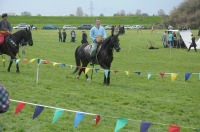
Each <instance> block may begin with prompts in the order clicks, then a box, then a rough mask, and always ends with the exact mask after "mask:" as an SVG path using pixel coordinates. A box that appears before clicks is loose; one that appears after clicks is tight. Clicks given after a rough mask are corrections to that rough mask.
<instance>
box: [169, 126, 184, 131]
mask: <svg viewBox="0 0 200 132" xmlns="http://www.w3.org/2000/svg"><path fill="white" fill-rule="evenodd" d="M180 129H181V127H180V126H175V125H170V126H169V130H168V132H179V131H180Z"/></svg>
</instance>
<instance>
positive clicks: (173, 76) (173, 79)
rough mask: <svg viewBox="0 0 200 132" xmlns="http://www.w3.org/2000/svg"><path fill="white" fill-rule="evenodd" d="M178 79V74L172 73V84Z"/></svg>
mask: <svg viewBox="0 0 200 132" xmlns="http://www.w3.org/2000/svg"><path fill="white" fill-rule="evenodd" d="M176 77H177V73H172V74H171V81H172V82H173V81H175V79H176Z"/></svg>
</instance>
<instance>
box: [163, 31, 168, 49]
mask: <svg viewBox="0 0 200 132" xmlns="http://www.w3.org/2000/svg"><path fill="white" fill-rule="evenodd" d="M166 32H167V31H165V32H164V34H163V35H162V43H163V46H164V47H165V48H167V34H166Z"/></svg>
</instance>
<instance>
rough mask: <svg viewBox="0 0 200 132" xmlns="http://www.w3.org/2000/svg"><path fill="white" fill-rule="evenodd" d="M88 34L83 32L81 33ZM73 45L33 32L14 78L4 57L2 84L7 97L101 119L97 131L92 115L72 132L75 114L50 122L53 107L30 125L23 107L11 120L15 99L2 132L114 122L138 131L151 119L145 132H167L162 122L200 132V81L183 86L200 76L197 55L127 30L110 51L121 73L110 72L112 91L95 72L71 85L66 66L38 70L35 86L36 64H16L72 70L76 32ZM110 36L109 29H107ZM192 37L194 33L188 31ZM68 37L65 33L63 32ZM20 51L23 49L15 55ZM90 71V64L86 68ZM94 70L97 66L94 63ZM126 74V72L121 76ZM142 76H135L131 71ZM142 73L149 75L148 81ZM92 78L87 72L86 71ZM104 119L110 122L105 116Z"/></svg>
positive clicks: (157, 36) (107, 127)
mask: <svg viewBox="0 0 200 132" xmlns="http://www.w3.org/2000/svg"><path fill="white" fill-rule="evenodd" d="M86 32H87V34H89V31H86ZM76 33H77V38H76V40H77V42H76V43H75V44H73V43H70V42H69V36H67V42H66V43H59V42H58V35H57V31H42V30H38V31H32V34H33V40H34V45H33V47H29V46H28V47H27V48H26V54H25V55H22V54H21V61H20V62H19V64H20V71H21V72H20V74H17V73H16V72H15V70H16V69H15V65H13V67H12V68H11V72H10V73H8V72H7V66H8V63H9V57H8V56H6V67H3V64H2V63H0V66H1V69H0V72H1V78H0V82H1V84H2V85H3V86H5V88H6V89H7V90H8V91H9V93H10V98H11V99H15V100H22V101H26V102H31V103H37V104H42V105H47V106H54V107H59V108H64V109H70V110H78V111H83V112H89V113H95V114H101V115H104V116H105V117H102V119H101V121H100V122H99V124H98V126H97V128H95V129H94V127H93V125H94V119H95V116H90V115H86V116H85V117H84V119H83V120H82V122H81V123H80V124H79V125H78V127H77V128H76V129H73V122H74V116H75V113H72V112H65V113H64V114H63V116H62V117H61V118H60V119H59V120H58V121H57V122H56V123H54V124H53V125H52V124H51V122H52V118H53V115H54V111H55V109H50V108H45V109H44V111H43V113H42V114H41V115H40V116H39V117H37V118H36V119H35V120H32V116H33V112H34V106H32V105H26V106H25V108H24V109H23V110H22V112H21V113H19V114H18V115H17V116H14V115H13V114H14V111H15V107H16V105H17V103H16V102H11V106H10V110H9V111H8V112H7V113H5V114H1V118H0V125H1V128H2V130H3V131H6V132H29V131H30V132H33V131H34V132H38V131H41V132H46V131H52V132H53V131H77V132H79V131H80V132H82V131H85V132H88V131H96V132H102V131H106V132H112V131H114V128H115V125H116V121H117V119H116V118H114V117H117V118H120V117H125V118H128V119H132V120H134V121H132V120H129V121H128V123H127V125H126V126H125V127H124V128H123V129H122V131H124V132H125V131H126V132H127V131H131V132H138V131H139V128H140V122H139V121H137V120H144V121H149V122H153V123H154V125H153V126H151V128H150V130H149V132H167V131H168V127H169V126H168V125H160V124H156V123H161V124H175V125H180V126H183V127H192V128H199V122H200V111H199V110H200V104H199V94H200V89H199V86H200V81H199V80H198V76H197V75H192V76H191V78H190V79H189V80H188V81H187V82H185V81H184V74H185V73H186V72H191V73H196V72H198V73H199V67H200V64H199V62H198V60H199V57H200V52H199V51H198V52H194V50H191V51H190V52H187V51H186V49H176V48H173V49H172V51H171V54H170V50H169V49H167V48H163V46H162V44H161V42H160V40H161V35H162V33H163V31H156V33H152V34H151V33H150V31H148V30H145V31H142V32H139V33H137V32H136V31H135V30H128V31H126V34H125V35H122V36H120V43H121V48H122V50H121V51H120V52H119V53H117V52H114V61H113V63H112V67H111V69H112V70H113V69H117V70H119V72H118V73H114V72H112V73H111V84H110V86H104V85H103V74H104V73H103V71H102V70H100V71H99V72H98V73H94V75H93V79H92V82H90V83H89V82H87V81H86V79H85V77H84V75H82V76H81V78H80V79H79V80H76V79H75V77H76V75H73V74H71V73H72V72H73V71H74V69H71V68H69V67H64V68H61V67H59V66H55V67H54V66H53V65H52V64H49V65H44V64H41V65H40V70H39V84H36V70H37V62H33V63H29V62H26V63H25V62H23V61H22V60H23V59H25V58H27V59H29V60H30V59H33V58H41V59H43V60H49V61H53V62H57V63H65V64H72V65H75V60H74V51H75V48H76V47H77V46H78V45H80V41H81V31H76ZM107 33H108V34H109V33H110V31H107ZM193 33H194V34H196V33H197V31H193ZM67 34H68V35H69V31H67ZM148 40H151V41H153V42H154V43H155V44H154V46H155V47H158V48H159V49H158V50H149V49H147V41H148ZM20 53H21V50H20ZM89 67H90V66H89ZM95 67H98V68H99V66H95ZM124 71H129V72H130V75H129V76H127V75H126V73H125V72H124ZM138 71H139V72H141V75H140V76H139V75H137V74H135V73H134V72H138ZM147 72H152V73H153V75H152V77H151V78H150V79H149V80H148V79H147ZM160 72H165V73H168V72H171V73H178V76H177V78H176V80H175V81H174V82H171V77H170V75H165V78H164V81H162V79H161V77H160V75H159V73H160ZM89 75H91V71H90V72H89ZM106 116H110V117H112V118H109V117H106ZM181 132H196V131H195V130H193V129H189V128H182V129H181Z"/></svg>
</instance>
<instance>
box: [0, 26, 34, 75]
mask: <svg viewBox="0 0 200 132" xmlns="http://www.w3.org/2000/svg"><path fill="white" fill-rule="evenodd" d="M22 39H24V40H25V41H27V42H28V44H29V45H30V46H32V45H33V40H32V34H31V31H30V29H26V30H19V31H17V32H16V33H14V34H11V35H6V36H5V42H4V44H3V45H1V46H0V54H7V55H9V56H10V58H11V59H10V64H9V66H8V72H10V68H11V66H12V63H13V61H16V60H17V58H16V54H17V53H18V52H19V43H20V42H21V40H22ZM16 68H17V70H16V72H19V65H18V63H17V64H16Z"/></svg>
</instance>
